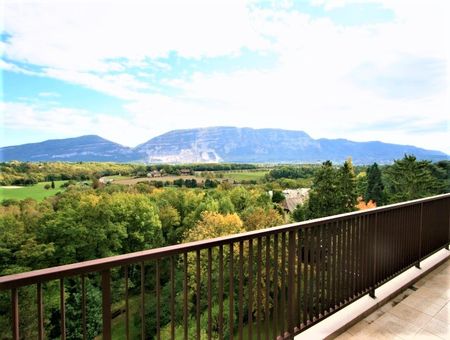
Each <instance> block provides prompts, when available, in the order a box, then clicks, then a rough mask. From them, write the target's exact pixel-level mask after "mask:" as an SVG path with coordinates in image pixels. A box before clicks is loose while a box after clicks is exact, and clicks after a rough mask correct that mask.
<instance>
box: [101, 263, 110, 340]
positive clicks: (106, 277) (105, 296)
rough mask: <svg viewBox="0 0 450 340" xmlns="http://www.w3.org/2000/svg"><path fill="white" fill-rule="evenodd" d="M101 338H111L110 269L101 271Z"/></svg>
mask: <svg viewBox="0 0 450 340" xmlns="http://www.w3.org/2000/svg"><path fill="white" fill-rule="evenodd" d="M102 308H103V313H102V315H103V340H111V271H110V270H109V269H107V270H104V271H102Z"/></svg>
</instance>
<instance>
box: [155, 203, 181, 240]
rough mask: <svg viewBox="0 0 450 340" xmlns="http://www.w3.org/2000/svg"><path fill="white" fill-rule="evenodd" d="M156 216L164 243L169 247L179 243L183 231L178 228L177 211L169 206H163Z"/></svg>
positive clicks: (178, 217)
mask: <svg viewBox="0 0 450 340" xmlns="http://www.w3.org/2000/svg"><path fill="white" fill-rule="evenodd" d="M158 215H159V219H160V221H161V228H162V233H163V236H164V239H165V240H166V243H167V244H169V245H171V244H176V243H178V242H180V241H181V238H182V237H183V231H184V229H183V228H180V222H181V221H180V214H179V213H178V211H177V209H175V208H174V207H172V206H171V205H164V206H162V207H160V208H159V213H158Z"/></svg>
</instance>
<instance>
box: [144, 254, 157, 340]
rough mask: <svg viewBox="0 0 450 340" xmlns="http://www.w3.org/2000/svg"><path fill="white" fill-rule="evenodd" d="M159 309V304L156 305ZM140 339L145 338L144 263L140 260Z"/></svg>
mask: <svg viewBox="0 0 450 340" xmlns="http://www.w3.org/2000/svg"><path fill="white" fill-rule="evenodd" d="M158 309H159V306H158ZM141 339H142V340H144V339H145V265H144V262H141Z"/></svg>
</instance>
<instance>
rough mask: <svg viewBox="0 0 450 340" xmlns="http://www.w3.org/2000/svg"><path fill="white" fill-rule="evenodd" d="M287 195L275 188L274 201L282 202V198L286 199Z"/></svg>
mask: <svg viewBox="0 0 450 340" xmlns="http://www.w3.org/2000/svg"><path fill="white" fill-rule="evenodd" d="M284 199H285V197H284V195H283V192H281V191H279V190H274V191H273V194H272V202H274V203H280V202H281V201H282V200H284Z"/></svg>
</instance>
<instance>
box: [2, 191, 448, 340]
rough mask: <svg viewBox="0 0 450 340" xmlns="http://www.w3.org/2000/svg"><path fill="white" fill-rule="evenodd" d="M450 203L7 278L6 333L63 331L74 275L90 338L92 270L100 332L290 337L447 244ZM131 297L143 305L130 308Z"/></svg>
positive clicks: (397, 207)
mask: <svg viewBox="0 0 450 340" xmlns="http://www.w3.org/2000/svg"><path fill="white" fill-rule="evenodd" d="M449 211H450V194H445V195H439V196H434V197H430V198H426V199H419V200H414V201H409V202H404V203H399V204H393V205H389V206H384V207H380V208H375V209H371V210H366V211H358V212H353V213H348V214H342V215H336V216H330V217H326V218H320V219H316V220H310V221H306V222H302V223H295V224H289V225H284V226H279V227H274V228H269V229H264V230H258V231H253V232H247V233H243V234H237V235H230V236H227V237H221V238H215V239H209V240H203V241H198V242H191V243H185V244H179V245H174V246H169V247H164V248H158V249H151V250H146V251H141V252H136V253H131V254H125V255H120V256H114V257H109V258H103V259H98V260H93V261H86V262H80V263H74V264H69V265H64V266H59V267H54V268H47V269H42V270H35V271H31V272H27V273H21V274H16V275H9V276H3V277H0V293H1V292H2V291H4V293H5V292H6V291H9V293H10V297H11V303H10V312H9V318H10V319H9V320H10V324H11V330H10V333H8V334H9V336H12V338H13V339H21V338H26V337H27V336H29V335H30V334H32V335H33V337H37V338H39V339H43V338H46V337H47V336H48V334H45V333H46V332H49V331H48V329H49V328H52V327H53V330H52V332H53V336H54V335H55V334H57V336H58V337H60V338H61V339H65V338H66V336H68V335H69V334H68V331H67V327H66V326H67V322H68V319H67V317H66V314H67V313H66V312H67V308H66V307H67V306H68V303H69V302H68V301H67V289H68V288H67V285H68V282H72V283H73V282H74V281H77V282H78V283H80V291H81V300H80V301H79V303H78V304H77V303H75V304H74V302H73V301H72V302H70V303H71V308H74V306H75V308H79V311H80V315H81V318H80V320H71V322H72V323H74V322H77V323H78V326H79V332H80V333H79V334H80V336H81V337H83V338H89V337H92V335H89V334H88V331H87V323H88V321H87V319H88V310H89V304H90V303H91V304H92V303H93V302H92V301H91V300H90V298H89V294H88V293H87V281H88V280H89V282H91V283H90V284H91V285H93V286H96V287H97V288H100V290H101V308H100V307H99V308H100V309H101V314H102V332H101V334H100V335H101V336H102V338H103V339H111V337H112V336H114V337H117V338H126V339H128V338H134V337H135V336H136V334H134V335H133V334H130V332H131V328H133V327H137V328H138V329H139V335H138V336H139V337H141V338H156V339H160V338H172V339H174V338H182V339H192V338H197V339H200V338H203V337H205V338H208V339H209V338H219V339H222V338H229V339H232V338H233V337H234V338H239V339H243V338H244V337H245V338H247V339H254V338H257V339H260V338H264V339H275V338H282V339H283V338H284V339H290V338H293V336H294V335H296V334H298V333H300V332H302V331H303V330H304V329H306V328H308V327H310V326H311V325H313V324H316V323H317V322H320V321H321V320H322V319H324V318H326V317H327V316H329V315H331V314H333V313H334V312H336V311H338V310H340V309H341V308H343V307H344V306H346V305H348V304H349V303H351V302H353V301H355V300H356V299H358V298H360V297H362V296H364V295H366V294H370V295H371V296H374V294H375V289H376V288H377V287H379V286H380V285H382V284H383V283H384V282H386V281H388V280H390V279H391V278H393V277H394V276H396V275H398V274H400V273H401V272H403V271H405V270H407V269H408V268H410V267H412V266H417V267H419V266H420V261H421V260H422V259H424V258H425V257H427V256H429V255H431V254H433V253H434V252H436V251H438V250H440V249H442V248H445V247H446V248H447V249H448V246H449V239H450V218H449V216H450V214H449ZM52 282H53V285H52V287H53V288H52V289H53V292H54V290H55V289H57V290H58V291H59V294H56V296H59V301H58V302H57V304H56V305H57V307H56V309H57V313H55V311H54V310H53V311H52V312H53V314H52V317H51V320H50V317H49V316H48V315H49V313H48V311H47V312H46V308H45V305H44V301H45V294H44V292H46V291H50V290H51V289H50V288H47V289H44V286H46V287H49V286H51V283H52ZM55 282H56V283H55ZM30 286H35V287H36V288H35V289H36V291H34V288H33V289H32V291H34V293H33V295H34V296H32V297H30V294H28V295H26V296H24V297H23V299H25V300H22V295H24V294H22V295H21V294H19V292H20V291H21V290H24V289H28V292H29V289H30ZM55 287H56V288H55ZM19 300H21V301H19ZM149 300H151V301H152V307H150V303H149ZM131 301H133V303H134V304H137V305H138V307H136V308H134V310H133V308H131V306H130V304H131ZM19 302H20V306H21V307H24V305H25V306H26V308H27V310H29V309H30V308H31V306H30V304H32V305H33V306H32V309H34V310H35V311H36V315H37V322H35V324H29V323H26V321H24V320H22V319H21V310H20V309H19ZM112 302H114V303H112ZM146 303H148V305H147V308H146ZM54 305H55V303H53V307H52V308H53V309H55V306H54ZM153 305H154V308H153ZM47 309H48V307H47ZM163 309H165V311H166V312H165V313H166V314H167V315H168V318H167V315H166V316H165V317H163V315H162V310H163ZM55 315H56V316H55ZM117 315H119V316H120V320H121V322H123V323H124V324H123V327H122V328H120V329H121V331H122V333H120V334H116V333H114V334H112V331H113V330H114V329H112V322H115V321H114V317H117ZM149 318H150V319H151V320H152V321H149ZM122 319H123V320H122ZM55 320H56V321H55ZM132 320H134V321H132ZM55 322H56V323H57V325H55V324H54V323H55ZM52 323H53V324H52ZM136 324H138V326H136ZM55 328H56V329H57V331H56V333H55V330H54V329H55ZM114 331H115V330H114ZM25 333H26V334H25ZM46 335H47V336H46Z"/></svg>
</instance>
